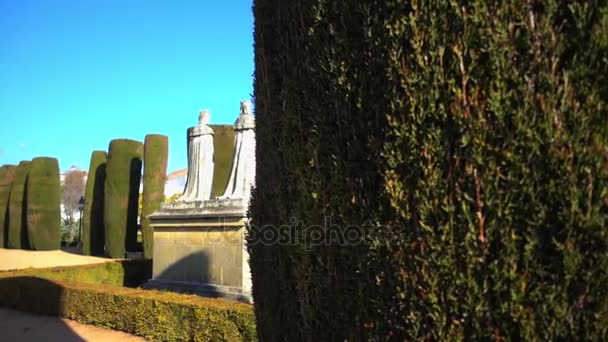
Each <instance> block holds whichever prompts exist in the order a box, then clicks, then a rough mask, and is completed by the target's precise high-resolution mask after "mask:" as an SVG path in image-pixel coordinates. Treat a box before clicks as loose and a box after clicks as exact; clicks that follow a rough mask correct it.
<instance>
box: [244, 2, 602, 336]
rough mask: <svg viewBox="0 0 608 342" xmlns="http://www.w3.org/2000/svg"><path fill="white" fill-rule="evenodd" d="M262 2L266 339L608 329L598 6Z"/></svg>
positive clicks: (259, 70) (259, 92) (259, 302)
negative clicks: (327, 238) (326, 239)
mask: <svg viewBox="0 0 608 342" xmlns="http://www.w3.org/2000/svg"><path fill="white" fill-rule="evenodd" d="M254 15H255V64H256V68H255V109H256V115H257V117H256V120H257V122H256V135H257V140H258V154H257V158H258V160H257V167H258V169H257V181H256V183H257V186H258V188H257V189H256V190H255V193H254V197H255V198H254V201H253V204H252V208H251V210H252V219H253V226H252V229H250V233H253V234H252V235H251V237H250V239H251V240H250V242H251V243H253V242H255V241H254V239H255V237H256V234H255V233H256V232H257V231H258V230H257V228H256V227H265V228H264V229H263V230H266V231H268V230H270V229H279V230H283V229H287V228H284V227H285V225H291V224H293V222H294V220H298V222H301V223H303V224H304V225H307V226H308V227H310V226H311V225H321V226H323V225H326V224H327V223H328V220H331V221H329V223H330V226H331V229H330V231H333V232H334V233H345V232H347V231H350V232H354V233H355V235H354V236H357V234H360V235H361V234H362V235H363V239H362V240H363V242H361V243H357V244H356V245H351V246H345V245H344V243H339V241H338V242H336V241H335V240H334V241H331V242H334V243H328V244H319V245H310V244H308V245H307V243H306V242H301V241H300V242H297V243H292V244H289V245H285V244H284V245H282V246H279V245H278V244H270V245H269V244H260V243H258V244H255V245H250V255H251V268H252V275H253V294H254V300H255V308H256V316H257V318H258V334H259V337H260V340H262V341H285V340H289V341H315V340H319V341H321V340H323V341H334V340H345V339H346V340H386V339H389V338H393V339H395V340H461V339H467V340H480V339H481V340H489V339H506V340H578V339H581V340H606V339H607V338H608V327H607V325H606V317H608V296H607V295H606V294H607V293H608V224H607V223H608V222H607V221H606V220H607V217H608V186H607V182H608V125H607V124H606V118H607V117H608V110H607V109H608V107H607V102H608V62H607V60H608V5H607V2H606V1H576V2H575V1H557V0H552V1H550V0H542V1H541V0H539V1H509V0H506V1H499V2H494V1H482V0H473V1H426V0H425V1H394V0H383V1H342V2H339V1H338V2H332V1H329V2H328V1H320V0H307V1H296V2H286V1H281V0H256V1H255V5H254ZM266 225H270V226H266ZM349 225H352V226H350V227H349ZM271 227H275V228H271ZM352 228H354V229H352ZM349 229H350V230H349ZM257 236H259V234H257ZM304 236H306V235H304ZM309 242H310V241H309Z"/></svg>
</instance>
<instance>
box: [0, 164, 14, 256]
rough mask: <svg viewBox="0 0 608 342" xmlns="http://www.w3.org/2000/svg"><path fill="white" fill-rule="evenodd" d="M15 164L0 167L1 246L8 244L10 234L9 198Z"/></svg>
mask: <svg viewBox="0 0 608 342" xmlns="http://www.w3.org/2000/svg"><path fill="white" fill-rule="evenodd" d="M16 169H17V166H15V165H3V166H2V167H0V248H3V247H4V246H5V244H6V237H7V235H8V222H9V216H8V199H9V195H10V193H11V186H12V184H13V180H14V179H15V171H16Z"/></svg>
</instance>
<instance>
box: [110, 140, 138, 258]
mask: <svg viewBox="0 0 608 342" xmlns="http://www.w3.org/2000/svg"><path fill="white" fill-rule="evenodd" d="M142 157H143V144H142V143H141V142H139V141H135V140H129V139H115V140H112V141H111V142H110V146H109V148H108V161H107V164H106V182H105V188H104V189H105V190H104V195H105V198H104V199H105V202H104V222H105V229H106V230H105V233H106V234H105V237H106V246H105V253H106V255H107V256H109V257H111V258H115V259H119V258H124V257H125V248H126V249H127V250H129V251H134V250H135V249H136V246H137V208H138V201H139V184H140V180H141V164H142V162H141V159H142Z"/></svg>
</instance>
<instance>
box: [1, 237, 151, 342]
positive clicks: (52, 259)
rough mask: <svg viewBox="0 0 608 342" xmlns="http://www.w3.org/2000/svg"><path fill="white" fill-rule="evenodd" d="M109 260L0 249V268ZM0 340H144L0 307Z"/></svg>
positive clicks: (113, 341) (40, 266)
mask: <svg viewBox="0 0 608 342" xmlns="http://www.w3.org/2000/svg"><path fill="white" fill-rule="evenodd" d="M110 261H112V260H111V259H106V258H98V257H91V256H84V255H79V254H76V253H70V252H65V251H25V250H19V249H5V248H0V271H6V270H16V269H23V268H29V267H33V268H44V267H54V266H73V265H87V264H96V263H104V262H110ZM0 341H20V342H34V341H44V342H47V341H62V342H63V341H68V342H72V341H73V342H80V341H95V342H106V341H107V342H115V341H125V342H142V341H146V340H145V339H143V338H141V337H138V336H134V335H130V334H127V333H124V332H121V331H115V330H110V329H105V328H99V327H96V326H92V325H87V324H82V323H78V322H76V321H72V320H69V319H65V318H61V317H54V316H40V315H34V314H29V313H24V312H21V311H17V310H12V309H7V308H0Z"/></svg>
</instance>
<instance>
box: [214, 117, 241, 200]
mask: <svg viewBox="0 0 608 342" xmlns="http://www.w3.org/2000/svg"><path fill="white" fill-rule="evenodd" d="M210 126H211V128H213V151H214V153H213V162H214V168H213V184H212V185H211V198H213V197H216V196H222V195H223V194H224V191H226V186H227V185H228V179H229V178H230V168H231V167H232V161H233V159H234V134H235V133H234V129H233V128H232V125H210Z"/></svg>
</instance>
